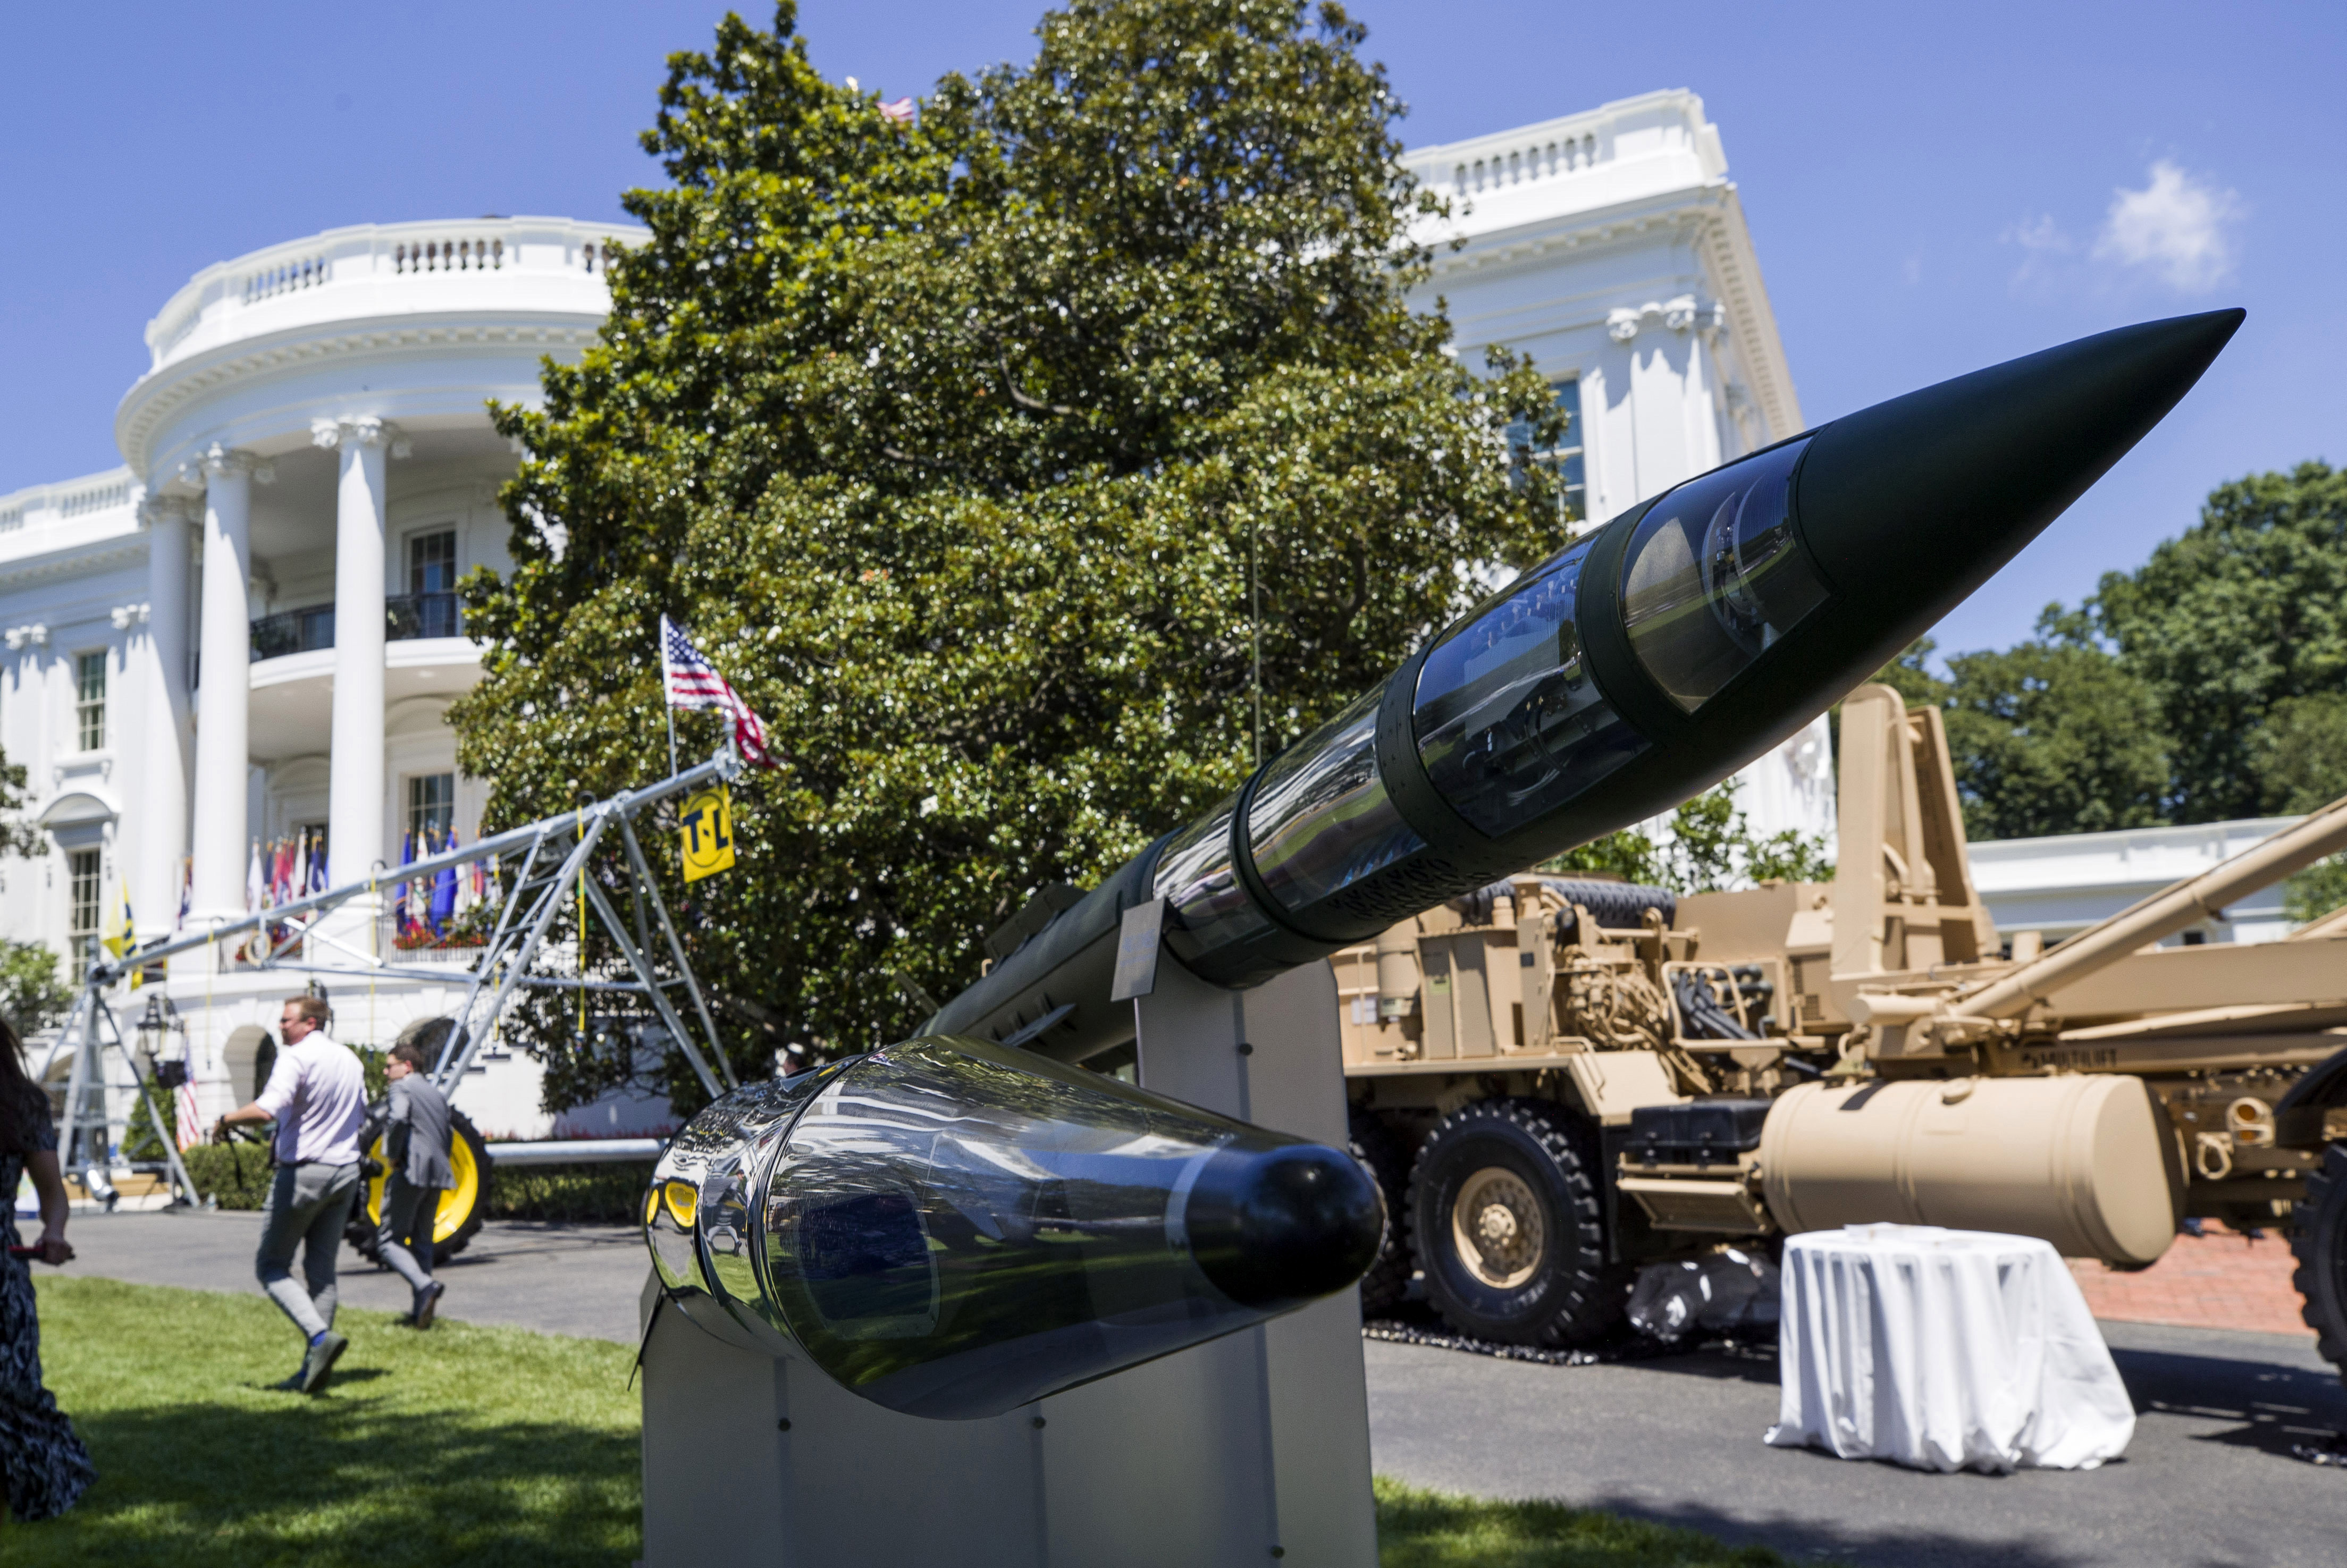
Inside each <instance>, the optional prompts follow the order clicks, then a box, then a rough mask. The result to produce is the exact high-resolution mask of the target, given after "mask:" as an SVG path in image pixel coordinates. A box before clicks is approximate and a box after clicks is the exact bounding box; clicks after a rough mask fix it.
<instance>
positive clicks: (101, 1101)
mask: <svg viewBox="0 0 2347 1568" xmlns="http://www.w3.org/2000/svg"><path fill="white" fill-rule="evenodd" d="M741 771H742V763H741V759H740V757H739V756H738V755H736V754H735V753H734V751H733V747H732V745H731V743H728V744H727V745H726V746H724V747H723V748H722V749H720V750H719V751H718V752H717V753H716V754H715V755H713V756H712V757H711V758H710V759H709V760H708V761H707V762H705V763H702V764H699V765H698V766H695V767H691V768H687V769H686V770H684V771H683V772H682V773H679V774H671V775H670V776H668V777H667V778H664V779H662V780H661V781H660V782H659V783H657V784H647V785H645V786H644V787H643V788H641V789H635V790H629V791H626V792H624V793H623V794H616V795H613V796H612V797H611V798H610V799H609V800H602V801H597V802H595V803H593V804H588V805H582V806H580V807H579V808H578V809H577V810H575V811H569V812H565V813H563V814H561V815H558V816H548V817H543V818H540V819H539V820H538V821H537V822H533V823H530V824H528V825H526V826H522V827H516V828H510V829H508V830H507V831H506V832H504V833H500V834H497V835H494V836H492V837H488V838H484V839H482V840H481V841H480V842H478V843H477V844H468V845H465V846H464V847H462V848H460V849H452V850H449V851H447V852H446V854H442V855H435V856H429V857H427V858H425V859H423V860H417V861H414V862H411V863H410V864H408V865H405V866H400V867H399V868H398V869H397V871H396V872H392V871H389V870H385V871H382V872H378V873H377V874H375V875H374V876H369V877H368V878H367V879H366V880H365V881H364V882H354V883H350V884H347V885H345V886H340V887H330V888H328V889H326V890H325V891H324V892H323V893H317V894H313V895H311V896H310V897H306V898H297V899H293V900H292V901H290V902H288V903H284V904H280V905H278V906H276V907H273V908H269V909H263V910H261V911H258V912H257V913H254V914H251V915H247V916H245V917H243V918H241V919H237V920H222V921H214V922H210V923H207V925H206V926H205V927H204V928H203V929H202V930H200V931H190V932H185V933H183V934H181V935H179V936H177V937H173V938H169V940H166V941H161V942H155V943H150V944H149V945H148V946H146V947H143V948H135V949H132V950H128V951H126V952H125V953H124V954H123V955H122V956H121V957H119V958H111V957H104V956H101V957H99V958H95V959H94V960H93V961H92V962H91V964H90V966H89V969H88V972H87V975H86V976H85V977H84V979H83V987H82V991H81V994H80V995H79V996H78V997H77V999H75V1002H74V1006H73V1009H72V1010H71V1012H69V1013H68V1014H67V1020H66V1026H65V1030H64V1037H65V1038H67V1039H69V1040H72V1041H73V1042H74V1063H73V1071H72V1075H71V1077H70V1078H69V1079H68V1080H67V1088H66V1104H65V1112H64V1114H63V1116H62V1117H61V1118H60V1119H59V1124H58V1129H57V1147H58V1157H59V1159H60V1161H61V1163H63V1164H64V1166H65V1168H66V1169H67V1170H68V1171H71V1170H77V1169H81V1168H83V1167H84V1166H90V1165H96V1166H99V1167H102V1166H103V1165H104V1163H105V1160H106V1153H107V1149H108V1135H109V1134H110V1133H111V1132H112V1131H113V1129H114V1125H115V1123H114V1122H112V1121H111V1120H110V1119H109V1118H108V1115H107V1111H106V1098H105V1081H104V1073H103V1052H104V1051H105V1050H108V1048H111V1049H113V1050H118V1051H120V1052H121V1053H122V1055H123V1058H124V1060H125V1061H128V1063H129V1066H130V1071H131V1075H132V1076H133V1077H134V1078H135V1079H137V1081H138V1089H139V1093H140V1095H141V1097H142V1098H144V1099H145V1101H146V1104H147V1113H148V1115H149V1117H150V1118H154V1124H155V1127H156V1129H157V1130H158V1132H159V1133H160V1134H161V1135H162V1142H163V1150H164V1154H165V1157H166V1161H167V1163H168V1164H169V1168H170V1173H171V1178H172V1180H173V1181H174V1182H175V1183H177V1184H179V1186H180V1189H181V1193H182V1194H183V1196H182V1197H181V1199H180V1201H183V1202H192V1201H193V1200H194V1196H195V1194H196V1187H195V1183H194V1182H193V1181H192V1180H191V1179H190V1177H189V1175H188V1171H187V1167H186V1165H185V1164H184V1163H182V1162H181V1161H180V1159H179V1152H178V1150H177V1148H176V1147H175V1144H176V1140H175V1139H174V1138H173V1137H172V1136H171V1134H170V1132H169V1129H170V1128H171V1127H173V1126H174V1125H175V1123H174V1122H165V1121H163V1120H162V1119H161V1118H160V1117H159V1114H158V1112H157V1110H156V1106H155V1101H154V1097H153V1094H152V1092H151V1090H150V1085H149V1082H148V1079H147V1075H146V1074H145V1073H144V1072H142V1071H140V1070H139V1066H138V1058H137V1056H136V1054H135V1053H134V1052H133V1051H132V1050H130V1048H129V1045H128V1042H127V1041H126V1040H124V1039H123V1035H122V1030H121V1026H120V1024H119V1023H118V1020H116V1018H115V1015H114V1009H113V1008H112V1006H111V1005H109V1003H108V996H107V993H108V991H109V990H111V989H113V988H114V987H115V986H116V985H118V984H119V983H120V982H121V981H122V980H123V979H126V978H127V977H128V976H129V975H130V974H131V973H132V971H134V970H137V969H141V968H146V967H148V966H149V965H152V964H155V963H158V962H159V961H162V960H165V959H168V958H173V957H175V956H177V955H179V954H181V953H190V952H198V951H202V950H205V949H210V954H209V960H210V961H211V962H215V963H216V962H217V961H218V956H219V952H220V944H221V943H222V942H223V941H225V940H230V939H232V938H240V937H243V936H244V935H245V934H246V933H249V932H262V933H264V934H265V940H266V946H265V948H262V949H261V954H260V956H259V957H258V958H252V959H251V960H249V961H248V962H247V963H246V964H245V966H244V968H243V969H242V971H241V972H243V973H246V974H252V973H258V972H279V973H284V974H288V975H300V976H302V977H304V979H305V982H306V980H307V979H309V978H313V977H333V978H338V979H344V980H375V979H413V980H425V981H431V982H435V983H438V984H443V985H449V984H455V983H457V982H458V981H459V980H462V981H464V983H465V985H466V990H465V999H464V1001H463V1003H462V1004H461V1005H460V1006H459V1007H458V1008H457V1009H456V1013H455V1025H456V1027H455V1028H453V1029H452V1030H449V1032H448V1038H447V1040H446V1043H445V1044H444V1045H443V1046H442V1048H441V1051H440V1057H439V1060H438V1061H437V1063H436V1065H435V1067H434V1069H433V1071H432V1080H433V1081H434V1082H435V1083H436V1085H437V1086H438V1087H439V1088H441V1089H442V1090H443V1091H446V1090H448V1089H450V1088H451V1087H452V1086H453V1085H454V1084H455V1083H456V1081H458V1080H459V1079H461V1078H462V1077H463V1076H464V1074H465V1071H466V1068H468V1067H470V1066H471V1065H472V1063H473V1059H474V1057H475V1056H476V1055H477V1054H478V1052H479V1050H480V1049H481V1047H482V1045H483V1043H484V1042H485V1041H487V1040H489V1039H490V1038H491V1037H492V1036H493V1034H494V1032H495V1030H496V1027H497V1020H498V1019H499V1018H500V1017H501V1016H502V1015H503V1013H504V1011H505V1009H506V1006H507V1003H508V1002H509V1001H511V1000H512V999H513V997H514V995H515V993H516V992H517V991H518V990H520V989H523V988H524V987H529V988H533V989H554V990H569V991H577V992H580V993H584V994H594V993H614V992H616V993H624V994H630V995H634V996H640V997H641V998H643V999H645V1000H646V1001H647V1002H649V1003H650V1004H651V1009H652V1011H653V1013H654V1015H655V1016H656V1017H657V1018H658V1019H659V1020H660V1022H661V1027H662V1028H663V1029H665V1030H667V1031H668V1035H669V1038H670V1039H671V1040H675V1041H676V1043H677V1045H678V1047H679V1048H680V1049H681V1050H683V1052H684V1056H685V1060H686V1061H688V1062H689V1063H691V1064H692V1071H693V1074H694V1076H695V1077H697V1078H699V1079H700V1080H701V1083H702V1088H703V1089H705V1090H707V1091H708V1092H709V1094H710V1096H711V1098H712V1099H714V1098H715V1097H716V1096H718V1095H720V1094H723V1093H724V1092H725V1091H726V1090H728V1089H732V1088H734V1087H736V1086H737V1083H736V1080H735V1078H734V1076H733V1068H732V1066H731V1065H730V1064H729V1063H728V1062H727V1061H726V1058H725V1050H724V1047H723V1043H722V1041H721V1040H720V1038H719V1036H718V1033H717V1025H716V1021H715V1020H714V1019H713V1018H712V1016H711V1014H710V1010H709V1003H708V999H707V998H706V997H704V996H703V995H702V989H701V983H700V981H699V980H698V979H695V978H694V976H693V973H692V965H690V964H689V963H687V962H686V961H685V957H684V944H683V942H682V940H681V939H680V938H679V937H678V936H677V931H676V925H675V922H674V921H673V920H671V918H670V916H669V911H668V904H667V901H666V900H665V899H663V898H662V897H661V892H660V886H659V885H658V884H657V883H656V882H655V881H654V880H653V878H652V875H651V866H650V865H649V863H648V862H647V861H646V860H645V858H644V852H643V845H641V842H639V840H638V839H637V836H636V831H635V825H634V819H635V818H636V816H637V815H640V814H641V812H643V811H644V810H645V809H646V808H647V807H650V806H652V805H656V804H659V803H660V802H661V801H664V800H668V799H670V798H671V797H673V796H676V795H680V794H685V793H686V792H688V791H691V790H693V789H697V788H701V787H703V786H706V785H708V784H716V783H723V782H730V781H732V780H733V779H734V778H736V777H738V776H740V774H741ZM607 837H608V838H611V839H614V840H615V841H616V844H617V846H618V848H619V851H620V856H621V858H622V874H623V876H625V878H626V881H627V884H628V892H629V898H630V905H631V909H630V914H631V915H632V919H623V918H622V917H621V916H620V911H619V909H618V908H617V907H614V905H613V903H612V901H611V897H610V894H609V893H607V892H606V891H605V890H604V889H603V888H602V887H601V886H599V885H598V881H597V879H596V877H594V876H591V875H589V862H590V861H591V860H592V858H593V856H595V854H596V851H597V850H598V848H599V847H603V846H604V844H605V840H606V838H607ZM491 856H497V857H498V858H499V860H500V863H501V865H502V864H503V862H504V861H506V860H507V859H508V858H511V859H517V860H518V862H519V868H518V871H517V872H516V873H515V874H514V875H513V876H512V878H511V880H510V882H509V883H507V885H506V886H501V887H500V888H499V889H498V896H499V907H498V911H497V924H496V927H495V928H494V930H493V931H492V932H491V934H490V936H489V938H488V939H487V941H486V942H485V943H484V944H483V945H482V946H481V947H480V948H477V949H474V950H473V951H472V952H471V954H470V956H469V958H468V961H466V963H465V964H464V965H463V966H462V967H461V968H458V967H452V966H450V965H447V964H434V965H431V966H428V967H427V966H425V965H422V964H415V963H401V962H399V961H397V958H396V955H395V956H394V958H392V959H388V960H387V959H385V958H384V957H383V956H382V955H380V954H378V953H374V952H363V951H361V950H359V948H357V947H355V946H354V945H353V944H352V943H351V942H349V941H348V940H345V939H344V938H343V937H342V936H339V935H337V934H335V933H334V932H333V930H331V929H330V928H329V927H331V926H332V925H333V924H334V922H333V920H332V917H333V915H334V914H335V913H336V912H337V911H339V910H343V909H344V908H346V907H350V906H351V905H352V904H353V903H354V901H356V900H362V899H363V900H365V903H364V904H362V905H361V906H360V907H361V909H363V910H364V913H365V916H366V918H368V919H369V920H374V919H375V918H377V914H376V911H375V910H374V908H373V907H372V905H373V903H374V899H375V898H376V897H378V896H379V894H380V893H381V891H382V890H383V889H384V888H385V887H387V886H398V885H399V884H401V883H405V882H419V881H425V880H427V879H429V878H432V877H436V876H438V875H439V874H440V872H442V871H443V870H446V869H449V868H453V867H456V866H468V865H471V864H473V863H474V862H477V861H482V860H487V859H489V858H490V857H491ZM500 880H501V881H503V880H504V879H503V878H502V877H501V878H500ZM573 897H577V898H579V899H581V900H583V903H584V906H585V907H591V908H592V909H593V910H594V912H595V915H596V917H597V918H598V919H599V920H600V922H601V923H602V925H603V927H604V929H605V931H606V933H607V934H608V935H609V936H610V938H611V939H612V941H613V942H614V944H615V945H616V946H617V947H618V948H619V949H620V955H621V957H622V958H624V959H625V960H626V968H627V973H628V977H629V978H625V979H598V978H595V977H592V976H589V974H587V973H586V972H585V970H584V962H585V955H584V953H583V952H581V953H578V954H576V955H574V956H573V959H572V961H571V963H570V964H569V968H572V969H573V970H574V971H575V972H573V973H570V974H567V975H566V974H549V973H545V972H541V970H540V968H539V964H538V960H539V959H540V958H541V956H542V955H543V954H544V951H545V948H546V947H547V945H548V938H549V937H551V936H553V935H554V930H555V925H556V921H557V917H559V915H560V914H561V913H562V910H563V907H564V906H565V904H567V903H569V902H570V900H571V899H572V898H573ZM655 930H657V932H658V939H657V942H656V941H655V936H654V932H655ZM250 947H251V944H248V948H250ZM443 950H444V951H446V949H443ZM662 950H665V953H666V956H667V958H668V961H669V963H670V964H671V966H672V967H673V968H674V971H675V972H674V973H673V974H671V975H670V976H668V977H666V978H662V977H661V974H660V972H659V968H658V967H657V963H656V958H655V955H656V954H657V953H659V952H661V951H662ZM680 989H681V990H682V991H683V992H684V995H685V998H686V999H687V1000H688V1001H689V1002H690V1004H691V1007H692V1013H693V1017H694V1019H695V1020H696V1021H697V1022H698V1023H699V1024H700V1026H701V1038H700V1039H699V1040H696V1039H695V1038H694V1034H693V1031H692V1030H690V1029H688V1028H687V1027H686V1025H685V1020H684V1019H683V1017H682V1014H681V1013H680V1011H679V1009H678V1007H677V1004H676V1003H675V1001H674V1000H672V999H671V996H670V994H669V993H670V992H671V991H673V990H680ZM584 994H582V997H581V1000H582V1003H583V1001H584V999H585V995H584ZM704 1045H705V1046H706V1047H707V1053H706V1054H705V1055H704V1054H703V1050H702V1047H703V1046H704ZM712 1064H713V1065H712ZM93 1098H94V1099H95V1102H96V1103H95V1106H94V1107H93V1106H92V1104H91V1103H90V1102H91V1101H92V1100H93ZM126 1129H127V1124H126ZM93 1144H94V1146H93ZM77 1162H78V1163H77Z"/></svg>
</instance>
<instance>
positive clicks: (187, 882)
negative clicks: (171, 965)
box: [171, 855, 196, 931]
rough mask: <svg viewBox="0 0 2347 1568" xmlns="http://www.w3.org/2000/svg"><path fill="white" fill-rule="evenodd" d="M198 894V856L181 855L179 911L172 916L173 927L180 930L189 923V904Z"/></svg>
mask: <svg viewBox="0 0 2347 1568" xmlns="http://www.w3.org/2000/svg"><path fill="white" fill-rule="evenodd" d="M195 896H196V857H195V856H192V855H182V856H179V913H178V914H177V915H174V916H172V917H171V929H173V930H174V931H176V930H178V929H179V927H182V926H184V925H186V924H187V923H188V906H189V904H190V902H191V901H192V900H193V899H194V898H195Z"/></svg>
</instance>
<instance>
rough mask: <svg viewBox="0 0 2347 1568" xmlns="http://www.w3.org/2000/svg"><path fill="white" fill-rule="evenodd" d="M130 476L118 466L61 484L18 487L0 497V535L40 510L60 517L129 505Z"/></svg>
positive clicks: (21, 524)
mask: <svg viewBox="0 0 2347 1568" xmlns="http://www.w3.org/2000/svg"><path fill="white" fill-rule="evenodd" d="M130 496H131V478H130V475H129V472H128V470H127V469H122V468H118V469H116V470H115V471H114V472H112V473H111V474H94V475H91V476H89V477H86V478H80V479H67V480H66V481H64V482H63V483H62V484H56V485H39V486H36V487H33V488H31V489H29V490H19V491H17V492H16V493H15V495H13V496H5V497H0V534H5V533H14V532H15V531H16V530H17V529H19V528H23V527H24V526H25V525H26V522H27V521H28V520H29V519H31V518H34V517H36V516H37V515H40V514H42V513H46V514H47V515H48V516H49V517H51V518H57V519H63V518H78V517H82V516H84V515H86V514H87V513H90V512H102V511H105V510H107V509H108V508H109V507H127V506H128V505H129V504H130Z"/></svg>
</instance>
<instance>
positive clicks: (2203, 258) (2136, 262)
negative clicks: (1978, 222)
mask: <svg viewBox="0 0 2347 1568" xmlns="http://www.w3.org/2000/svg"><path fill="white" fill-rule="evenodd" d="M2242 211H2243V209H2242V206H2241V199H2240V198H2239V196H2237V195H2235V194H2234V193H2233V192H2232V191H2230V190H2220V189H2219V187H2217V186H2216V185H2215V184H2214V183H2212V182H2210V181H2209V180H2206V179H2199V178H2198V177H2197V176H2194V175H2191V174H2188V173H2187V172H2185V171H2184V170H2183V169H2178V167H2177V166H2176V165H2174V164H2172V163H2170V162H2168V160H2167V159H2160V160H2159V161H2158V162H2157V163H2154V164H2153V165H2152V166H2151V180H2150V183H2149V184H2147V185H2146V186H2145V187H2144V188H2143V189H2142V190H2126V189H2124V188H2121V189H2120V190H2115V191H2113V192H2112V193H2111V206H2110V211H2109V212H2108V213H2107V214H2106V216H2105V218H2104V220H2103V228H2102V232H2101V233H2099V234H2097V235H2096V237H2095V251H2094V254H2095V259H2096V260H2097V261H2117V262H2118V263H2119V264H2121V265H2122V266H2127V267H2145V268H2148V269H2150V270H2151V271H2152V272H2155V273H2157V275H2158V276H2159V278H2160V279H2161V280H2162V281H2163V282H2166V283H2167V284H2168V287H2170V288H2172V289H2175V290H2177V291H2178V292H2183V293H2188V294H2197V293H2201V292H2205V291H2207V290H2209V289H2212V288H2214V287H2216V286H2217V284H2219V283H2220V282H2223V281H2224V280H2225V278H2226V277H2227V276H2229V274H2230V273H2231V272H2232V270H2233V259H2234V242H2233V237H2232V233H2231V230H2232V228H2233V226H2234V225H2236V224H2237V223H2239V220H2240V219H2241V216H2242ZM2047 221H2048V226H2049V227H2050V226H2051V220H2047ZM2022 242H2023V243H2024V244H2027V243H2029V241H2027V240H2026V239H2024V240H2023V241H2022Z"/></svg>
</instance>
